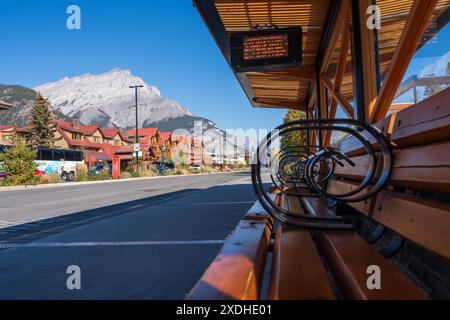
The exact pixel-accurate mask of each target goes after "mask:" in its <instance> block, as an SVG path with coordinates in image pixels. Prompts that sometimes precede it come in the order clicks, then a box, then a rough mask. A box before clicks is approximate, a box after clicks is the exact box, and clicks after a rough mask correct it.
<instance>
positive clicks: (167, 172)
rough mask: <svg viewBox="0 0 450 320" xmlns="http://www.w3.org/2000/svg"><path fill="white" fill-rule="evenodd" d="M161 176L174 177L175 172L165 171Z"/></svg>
mask: <svg viewBox="0 0 450 320" xmlns="http://www.w3.org/2000/svg"><path fill="white" fill-rule="evenodd" d="M161 174H162V175H163V176H173V175H174V174H175V172H174V171H173V170H164V171H163V172H162V173H161Z"/></svg>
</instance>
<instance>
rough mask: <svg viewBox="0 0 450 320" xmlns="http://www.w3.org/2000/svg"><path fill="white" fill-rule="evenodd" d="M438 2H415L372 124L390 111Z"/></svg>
mask: <svg viewBox="0 0 450 320" xmlns="http://www.w3.org/2000/svg"><path fill="white" fill-rule="evenodd" d="M437 2H438V1H437V0H427V1H420V0H415V1H414V4H413V6H412V8H411V12H410V15H409V18H408V20H407V22H406V24H405V27H404V29H403V32H402V35H401V37H400V41H399V43H398V46H397V50H396V51H395V53H394V57H393V58H392V61H391V64H390V66H389V69H388V72H387V74H386V78H385V79H384V82H383V86H382V87H381V91H380V94H379V96H378V99H377V101H376V104H375V107H374V110H373V112H372V114H371V116H370V122H371V123H376V122H378V121H380V120H382V119H383V118H384V117H385V116H386V113H387V112H388V110H389V107H390V105H391V103H392V100H393V99H394V96H395V93H396V92H397V89H398V87H399V85H400V83H401V81H402V78H403V76H404V74H405V72H406V69H407V68H408V65H409V63H410V62H411V59H412V57H413V55H414V53H415V52H416V49H417V47H418V46H419V42H420V40H421V39H422V36H423V34H424V32H425V31H426V30H427V27H428V23H429V21H430V19H431V16H432V15H433V11H434V8H435V6H436V4H437Z"/></svg>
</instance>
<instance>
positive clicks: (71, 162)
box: [0, 144, 84, 181]
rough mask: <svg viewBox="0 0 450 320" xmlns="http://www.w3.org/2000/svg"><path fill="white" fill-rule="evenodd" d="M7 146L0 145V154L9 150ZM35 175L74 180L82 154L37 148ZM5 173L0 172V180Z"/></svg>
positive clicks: (82, 160)
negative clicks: (49, 175) (55, 175)
mask: <svg viewBox="0 0 450 320" xmlns="http://www.w3.org/2000/svg"><path fill="white" fill-rule="evenodd" d="M10 147H11V146H9V145H1V144H0V153H1V152H4V151H6V149H8V148H10ZM35 163H36V174H53V173H57V174H58V175H59V176H60V177H61V179H62V180H64V181H73V180H75V175H76V168H77V165H82V164H84V154H83V152H82V151H75V150H64V149H50V148H42V147H39V148H38V150H37V158H36V160H35ZM6 176H7V173H6V172H3V171H2V170H1V165H0V178H5V177H6Z"/></svg>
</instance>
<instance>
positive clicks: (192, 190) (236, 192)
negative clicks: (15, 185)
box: [0, 173, 255, 299]
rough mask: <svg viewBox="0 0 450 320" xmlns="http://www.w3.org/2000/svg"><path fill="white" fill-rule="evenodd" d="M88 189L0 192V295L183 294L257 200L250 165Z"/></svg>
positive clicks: (101, 296) (95, 296)
mask: <svg viewBox="0 0 450 320" xmlns="http://www.w3.org/2000/svg"><path fill="white" fill-rule="evenodd" d="M119 186H120V187H119ZM84 187H86V189H85V188H83V187H78V186H68V187H66V188H63V189H60V188H57V191H61V192H56V189H54V190H55V192H53V190H52V191H50V189H48V190H44V189H35V190H14V191H8V192H2V193H1V194H0V220H1V221H3V222H4V223H5V226H4V227H3V228H0V288H1V289H0V299H182V298H184V296H185V294H186V293H188V292H189V290H190V289H191V288H192V286H193V285H194V284H195V282H196V281H197V280H198V278H199V277H200V276H201V274H202V273H203V272H204V270H205V269H206V267H207V266H208V264H209V263H210V262H211V261H212V259H213V258H214V257H215V255H216V254H217V253H218V251H219V250H220V247H221V245H222V243H223V241H224V240H225V239H226V238H227V237H228V236H229V234H230V232H231V231H232V230H233V229H234V228H235V226H236V225H237V223H238V222H239V220H240V219H241V217H242V216H243V215H244V214H245V213H246V212H247V210H248V209H249V208H250V207H251V205H252V203H253V202H254V201H255V197H254V195H253V191H252V186H251V184H250V178H249V174H248V173H227V174H218V175H206V176H190V177H175V178H170V179H157V180H146V181H129V182H126V183H125V182H124V183H121V184H104V185H102V187H101V188H99V189H97V188H94V189H91V186H89V185H86V186H84ZM18 221H23V223H20V222H18ZM8 223H9V225H7V224H8ZM17 223H18V224H17ZM69 265H77V266H79V267H80V269H81V289H80V290H76V289H75V290H69V289H68V288H67V286H66V281H67V278H68V277H69V274H67V273H66V269H67V267H68V266H69Z"/></svg>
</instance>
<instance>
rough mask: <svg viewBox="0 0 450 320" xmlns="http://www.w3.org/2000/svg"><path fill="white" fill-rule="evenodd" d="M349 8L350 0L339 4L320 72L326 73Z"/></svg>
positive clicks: (343, 0)
mask: <svg viewBox="0 0 450 320" xmlns="http://www.w3.org/2000/svg"><path fill="white" fill-rule="evenodd" d="M348 10H349V0H342V1H341V4H340V6H339V10H338V13H337V16H336V21H335V23H334V26H333V29H332V30H331V33H330V36H329V38H328V39H327V41H326V47H325V48H324V50H325V51H324V52H323V55H322V56H321V57H320V60H319V65H320V73H321V74H324V73H325V72H326V70H327V68H328V66H329V64H330V60H331V57H332V55H333V51H334V49H335V48H336V44H337V42H338V39H339V36H340V35H341V33H342V30H343V28H344V27H345V22H346V19H347V17H348Z"/></svg>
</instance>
